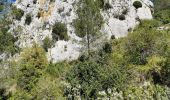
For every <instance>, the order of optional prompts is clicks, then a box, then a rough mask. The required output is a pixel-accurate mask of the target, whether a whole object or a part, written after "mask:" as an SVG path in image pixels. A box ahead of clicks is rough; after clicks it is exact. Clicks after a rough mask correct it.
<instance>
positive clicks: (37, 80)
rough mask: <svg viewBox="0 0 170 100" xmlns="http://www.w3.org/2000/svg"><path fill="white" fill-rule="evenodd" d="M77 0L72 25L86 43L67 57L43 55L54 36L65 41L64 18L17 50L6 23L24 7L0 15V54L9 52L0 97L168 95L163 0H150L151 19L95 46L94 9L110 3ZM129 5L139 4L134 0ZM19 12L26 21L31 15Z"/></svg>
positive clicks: (102, 99)
mask: <svg viewBox="0 0 170 100" xmlns="http://www.w3.org/2000/svg"><path fill="white" fill-rule="evenodd" d="M50 1H51V2H54V0H50ZM81 1H82V2H79V3H78V5H79V6H78V9H77V19H75V20H74V22H73V26H74V27H75V32H76V35H77V36H78V37H80V38H82V41H83V43H84V44H87V45H84V46H85V47H86V48H88V49H87V50H86V49H84V48H83V50H84V51H83V52H80V56H79V58H78V59H77V60H73V61H67V60H65V61H58V62H52V61H50V60H49V59H48V57H47V52H48V53H50V48H52V47H53V45H54V43H55V42H57V41H58V40H63V41H65V42H68V40H69V35H68V34H67V33H68V30H67V25H66V24H64V23H61V22H56V23H55V24H54V26H50V29H51V32H52V34H51V37H48V36H47V37H45V38H43V40H42V41H41V43H42V44H37V43H36V42H34V43H33V44H32V46H28V47H25V48H22V49H21V50H20V52H19V51H18V50H19V49H18V47H17V46H16V43H17V36H15V35H14V34H12V33H11V30H10V25H12V23H13V18H14V19H16V20H17V21H16V22H18V21H20V20H21V18H22V16H23V15H24V12H23V11H22V10H20V9H17V8H15V9H14V11H12V13H13V15H14V16H10V17H9V18H5V19H2V20H0V57H1V54H3V53H5V54H7V55H8V56H11V57H9V58H10V59H8V60H6V59H5V60H4V61H0V100H170V28H167V29H160V27H165V26H168V25H169V23H170V16H169V14H170V13H169V12H170V9H169V7H170V6H169V0H155V1H154V3H155V8H154V9H155V13H154V19H152V20H141V21H140V22H139V24H138V25H136V27H135V28H134V29H133V30H132V31H131V32H130V31H129V33H128V34H127V36H125V37H121V38H116V37H115V36H114V35H112V36H111V39H110V40H104V39H103V40H104V41H103V40H100V41H99V43H98V44H99V45H98V44H97V43H96V44H97V46H96V45H94V46H93V45H92V44H93V43H94V41H95V39H96V37H100V36H101V35H102V33H101V31H100V29H101V27H102V25H103V22H104V18H103V16H102V15H101V13H100V11H101V10H104V9H106V8H107V9H110V6H109V5H108V4H105V3H104V1H103V0H95V1H93V0H81ZM34 3H36V1H35V0H34ZM159 3H160V4H159ZM163 4H165V5H164V6H163ZM80 5H81V6H80ZM133 6H134V7H135V8H136V9H137V8H140V7H142V5H141V4H140V3H139V1H136V3H134V4H133ZM125 12H126V11H125ZM124 14H126V13H124ZM124 14H123V15H124ZM25 17H26V20H25V24H26V26H28V25H29V24H31V22H32V21H33V20H32V15H31V14H26V16H25ZM119 19H120V20H124V19H125V18H124V17H123V16H120V17H119ZM169 26H170V25H169ZM84 40H85V41H84ZM95 42H96V41H95ZM97 42H98V41H97ZM94 44H95V43H94ZM92 48H96V49H92ZM56 53H60V52H56ZM13 55H14V56H13Z"/></svg>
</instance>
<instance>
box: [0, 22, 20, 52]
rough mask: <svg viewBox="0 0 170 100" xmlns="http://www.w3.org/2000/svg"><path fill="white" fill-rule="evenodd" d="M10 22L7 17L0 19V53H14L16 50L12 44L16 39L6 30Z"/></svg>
mask: <svg viewBox="0 0 170 100" xmlns="http://www.w3.org/2000/svg"><path fill="white" fill-rule="evenodd" d="M10 24H11V22H10V20H9V19H1V20H0V53H3V52H6V53H10V54H14V53H16V52H17V47H16V46H15V44H14V43H15V42H16V41H17V39H16V38H14V36H13V35H12V34H11V33H9V32H8V30H9V25H10Z"/></svg>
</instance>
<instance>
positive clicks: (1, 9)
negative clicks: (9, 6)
mask: <svg viewBox="0 0 170 100" xmlns="http://www.w3.org/2000/svg"><path fill="white" fill-rule="evenodd" d="M3 10H4V5H1V4H0V12H1V11H3Z"/></svg>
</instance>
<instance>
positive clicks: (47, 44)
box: [43, 37, 53, 52]
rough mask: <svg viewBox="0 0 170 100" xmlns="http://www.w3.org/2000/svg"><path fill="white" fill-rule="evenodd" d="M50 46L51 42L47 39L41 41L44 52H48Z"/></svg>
mask: <svg viewBox="0 0 170 100" xmlns="http://www.w3.org/2000/svg"><path fill="white" fill-rule="evenodd" d="M52 45H53V42H52V40H51V39H50V38H49V37H46V38H45V39H44V40H43V48H44V49H45V51H46V52H48V48H51V46H52Z"/></svg>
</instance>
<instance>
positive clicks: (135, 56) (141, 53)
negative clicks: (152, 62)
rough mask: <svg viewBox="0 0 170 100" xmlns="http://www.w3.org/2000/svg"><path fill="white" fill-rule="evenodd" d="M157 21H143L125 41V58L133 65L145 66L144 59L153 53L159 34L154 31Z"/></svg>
mask: <svg viewBox="0 0 170 100" xmlns="http://www.w3.org/2000/svg"><path fill="white" fill-rule="evenodd" d="M156 23H157V21H147V20H146V21H143V22H142V23H141V24H140V25H139V26H138V28H137V29H135V31H134V32H132V33H129V34H128V37H127V38H126V41H125V50H126V52H125V53H126V54H125V55H126V58H127V59H128V61H129V62H131V63H133V64H145V63H146V62H147V61H146V58H147V57H148V56H150V55H152V54H153V53H155V49H156V43H157V42H158V38H159V36H160V33H159V32H158V31H156V26H155V25H157V24H156Z"/></svg>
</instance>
